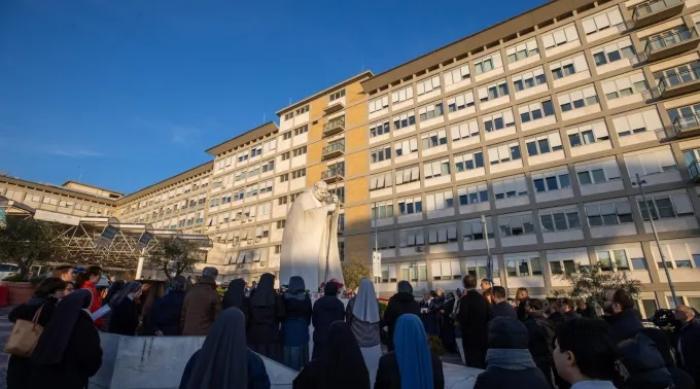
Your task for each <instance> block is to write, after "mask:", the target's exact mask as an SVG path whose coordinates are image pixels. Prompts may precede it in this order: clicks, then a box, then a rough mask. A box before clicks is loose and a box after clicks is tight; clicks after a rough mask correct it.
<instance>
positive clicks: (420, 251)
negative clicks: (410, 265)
mask: <svg viewBox="0 0 700 389" xmlns="http://www.w3.org/2000/svg"><path fill="white" fill-rule="evenodd" d="M423 249H424V248H423V246H416V252H417V253H422V252H423Z"/></svg>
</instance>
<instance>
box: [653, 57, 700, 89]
mask: <svg viewBox="0 0 700 389" xmlns="http://www.w3.org/2000/svg"><path fill="white" fill-rule="evenodd" d="M654 78H655V79H656V80H657V82H658V86H659V88H663V89H667V88H672V87H674V86H678V85H682V84H686V83H689V82H695V81H697V80H698V78H700V61H697V60H696V61H693V62H691V63H686V64H683V65H680V66H675V67H672V68H670V69H664V70H662V71H659V72H656V73H654Z"/></svg>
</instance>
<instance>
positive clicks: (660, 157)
mask: <svg viewBox="0 0 700 389" xmlns="http://www.w3.org/2000/svg"><path fill="white" fill-rule="evenodd" d="M625 163H626V164H627V171H628V172H629V175H630V178H632V181H635V184H636V180H635V177H636V175H637V174H639V176H640V177H644V176H651V175H654V174H660V173H664V172H670V171H677V170H678V166H676V160H675V159H674V158H673V153H672V152H671V149H670V148H668V147H658V148H655V149H648V150H644V151H643V152H638V153H633V154H625Z"/></svg>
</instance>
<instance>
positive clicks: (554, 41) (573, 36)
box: [542, 23, 578, 50]
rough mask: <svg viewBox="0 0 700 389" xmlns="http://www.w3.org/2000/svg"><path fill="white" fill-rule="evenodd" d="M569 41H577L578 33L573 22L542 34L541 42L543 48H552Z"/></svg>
mask: <svg viewBox="0 0 700 389" xmlns="http://www.w3.org/2000/svg"><path fill="white" fill-rule="evenodd" d="M569 42H578V33H577V32H576V26H574V24H573V23H572V24H568V25H566V26H564V27H562V28H558V29H556V30H553V31H550V32H548V33H544V34H542V44H544V49H545V50H549V49H553V48H555V47H559V46H562V45H565V44H567V43H569Z"/></svg>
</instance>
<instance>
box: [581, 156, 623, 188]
mask: <svg viewBox="0 0 700 389" xmlns="http://www.w3.org/2000/svg"><path fill="white" fill-rule="evenodd" d="M576 176H577V177H578V182H579V184H581V186H585V185H594V184H603V183H606V182H608V181H612V180H619V179H620V170H619V168H618V167H617V162H615V160H610V161H607V162H606V163H604V164H603V163H600V164H593V165H586V166H580V167H578V166H577V167H576Z"/></svg>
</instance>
